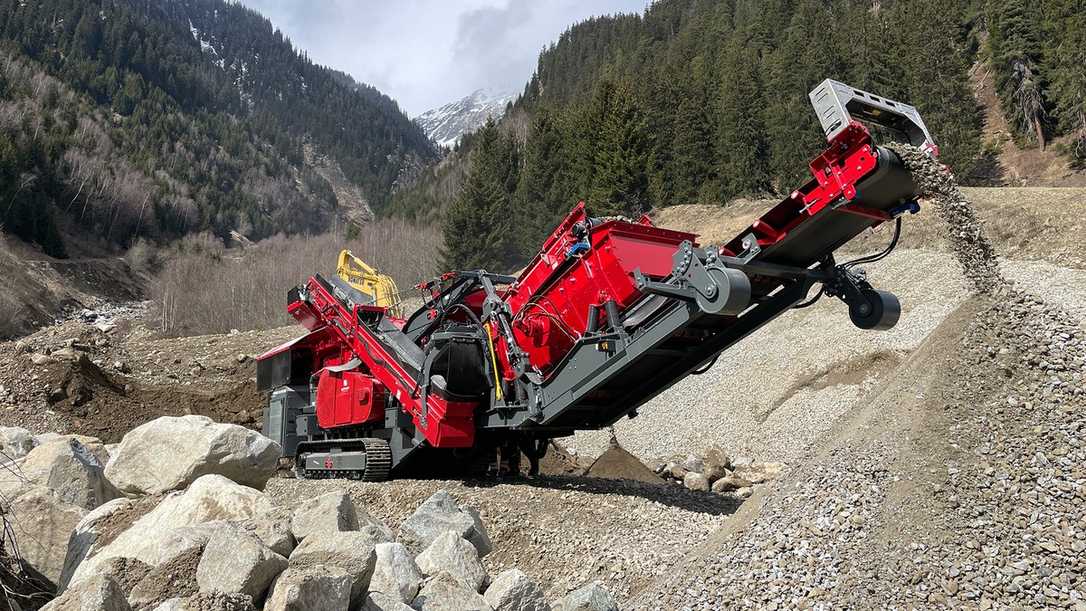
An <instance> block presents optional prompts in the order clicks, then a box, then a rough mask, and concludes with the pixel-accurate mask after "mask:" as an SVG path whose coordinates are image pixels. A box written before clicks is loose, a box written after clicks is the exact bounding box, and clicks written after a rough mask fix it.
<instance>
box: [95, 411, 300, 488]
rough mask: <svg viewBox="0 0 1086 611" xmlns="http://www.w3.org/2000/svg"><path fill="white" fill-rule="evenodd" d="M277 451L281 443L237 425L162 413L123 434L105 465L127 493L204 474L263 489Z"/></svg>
mask: <svg viewBox="0 0 1086 611" xmlns="http://www.w3.org/2000/svg"><path fill="white" fill-rule="evenodd" d="M281 453H282V449H281V448H280V447H279V444H277V443H275V442H274V441H272V440H270V439H268V438H267V437H264V436H263V435H261V434H260V433H257V432H256V431H252V430H250V429H247V428H245V427H242V426H238V425H236V424H216V423H215V422H213V421H212V420H211V419H210V418H208V417H206V416H192V415H190V416H179V417H174V416H163V417H161V418H158V419H155V420H152V421H151V422H148V423H146V424H143V425H140V426H138V427H136V428H134V429H132V430H131V431H129V432H128V434H126V435H125V436H124V439H122V440H121V445H120V447H118V448H117V451H116V453H115V454H114V455H113V456H112V457H111V458H110V460H109V463H108V464H107V465H106V477H107V478H108V479H109V481H111V482H113V484H114V485H115V486H117V488H119V489H120V490H121V491H123V492H125V493H130V494H157V493H159V492H166V491H169V490H177V489H179V488H184V487H185V486H187V485H189V484H190V483H192V482H194V481H196V479H198V478H199V477H201V476H203V475H207V474H217V475H222V476H224V477H226V478H229V479H230V480H233V481H235V482H237V483H239V484H242V485H245V486H251V487H253V488H258V489H263V488H264V484H266V483H267V481H268V478H270V477H271V476H272V475H274V474H275V468H276V464H277V463H278V460H279V456H280V454H281Z"/></svg>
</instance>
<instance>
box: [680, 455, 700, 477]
mask: <svg viewBox="0 0 1086 611" xmlns="http://www.w3.org/2000/svg"><path fill="white" fill-rule="evenodd" d="M682 468H683V469H685V470H686V471H693V472H695V473H701V470H702V469H704V468H705V463H704V462H703V461H702V460H701V458H700V457H698V456H696V455H694V454H689V455H687V457H686V458H685V459H683V462H682Z"/></svg>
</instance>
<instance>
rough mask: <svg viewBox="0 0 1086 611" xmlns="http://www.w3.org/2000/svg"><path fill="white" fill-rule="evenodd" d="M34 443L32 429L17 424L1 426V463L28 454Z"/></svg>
mask: <svg viewBox="0 0 1086 611" xmlns="http://www.w3.org/2000/svg"><path fill="white" fill-rule="evenodd" d="M34 445H35V443H34V436H33V435H31V434H30V431H28V430H26V429H24V428H20V427H17V426H0V463H4V462H8V461H12V460H18V459H20V458H22V457H24V456H26V455H27V454H29V453H30V451H31V450H33V449H34Z"/></svg>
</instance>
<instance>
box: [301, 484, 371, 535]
mask: <svg viewBox="0 0 1086 611" xmlns="http://www.w3.org/2000/svg"><path fill="white" fill-rule="evenodd" d="M290 528H291V531H293V533H294V538H295V539H297V540H298V541H303V540H305V538H306V537H307V536H309V535H310V534H311V533H336V532H346V531H350V530H358V514H357V513H356V512H355V509H354V504H353V503H351V497H349V496H347V493H346V492H343V491H342V490H337V491H335V492H329V493H328V494H322V495H320V496H317V497H313V498H311V499H307V500H305V501H303V502H301V503H299V504H298V507H296V508H295V509H294V515H293V516H292V517H291V520H290Z"/></svg>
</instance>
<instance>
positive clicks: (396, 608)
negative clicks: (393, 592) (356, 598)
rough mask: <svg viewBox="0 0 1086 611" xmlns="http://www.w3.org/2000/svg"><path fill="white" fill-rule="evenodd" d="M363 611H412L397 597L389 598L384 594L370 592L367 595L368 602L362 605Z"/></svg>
mask: <svg viewBox="0 0 1086 611" xmlns="http://www.w3.org/2000/svg"><path fill="white" fill-rule="evenodd" d="M362 611H412V609H411V607H409V606H407V605H406V604H404V603H403V602H401V601H400V599H399V598H397V597H395V596H389V595H388V594H385V593H384V592H370V593H369V594H367V595H366V601H365V603H363V604H362Z"/></svg>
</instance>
